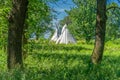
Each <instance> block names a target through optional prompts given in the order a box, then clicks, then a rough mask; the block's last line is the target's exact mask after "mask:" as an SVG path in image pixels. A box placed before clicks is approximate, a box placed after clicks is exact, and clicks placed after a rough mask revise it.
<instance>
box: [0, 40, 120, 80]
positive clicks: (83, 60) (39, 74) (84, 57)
mask: <svg viewBox="0 0 120 80" xmlns="http://www.w3.org/2000/svg"><path fill="white" fill-rule="evenodd" d="M29 42H30V43H33V44H32V46H34V47H33V48H32V49H33V50H32V51H29V53H28V55H27V58H26V59H25V60H24V70H23V71H21V70H19V69H15V70H13V71H11V72H8V71H7V70H6V68H5V64H6V57H5V54H4V52H2V51H1V52H0V55H3V56H0V61H2V62H3V63H1V65H0V71H1V73H0V79H1V80H119V79H120V66H119V63H120V60H119V59H120V54H119V53H120V52H119V48H120V46H119V45H118V44H120V40H117V42H119V43H117V44H114V43H113V42H116V41H113V42H111V41H109V42H107V43H106V46H105V54H104V57H103V61H102V63H101V64H99V65H98V66H97V65H94V66H93V65H92V64H90V62H89V60H90V55H91V52H92V48H93V44H85V43H83V42H82V43H80V42H79V43H78V44H74V45H73V44H69V45H64V44H60V45H56V44H54V43H49V41H45V40H40V42H37V41H35V42H34V41H32V42H31V41H29ZM29 49H30V48H29ZM3 65H4V66H3Z"/></svg>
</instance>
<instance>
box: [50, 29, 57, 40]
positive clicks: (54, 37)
mask: <svg viewBox="0 0 120 80" xmlns="http://www.w3.org/2000/svg"><path fill="white" fill-rule="evenodd" d="M58 37H59V36H58V29H56V30H55V33H54V34H53V36H52V38H51V41H57V39H58Z"/></svg>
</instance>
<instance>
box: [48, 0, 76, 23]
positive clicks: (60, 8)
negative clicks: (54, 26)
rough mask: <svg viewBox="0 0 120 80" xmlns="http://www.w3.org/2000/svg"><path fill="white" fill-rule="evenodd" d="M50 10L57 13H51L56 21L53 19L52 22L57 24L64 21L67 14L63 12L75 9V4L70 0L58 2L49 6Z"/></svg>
mask: <svg viewBox="0 0 120 80" xmlns="http://www.w3.org/2000/svg"><path fill="white" fill-rule="evenodd" d="M49 5H50V7H51V8H52V9H54V10H55V11H57V13H53V14H55V15H56V18H57V20H56V19H53V22H59V20H62V19H64V17H65V16H67V13H66V12H65V10H70V9H71V8H73V7H75V4H74V3H73V2H72V0H59V1H58V2H56V3H54V4H53V3H51V4H49Z"/></svg>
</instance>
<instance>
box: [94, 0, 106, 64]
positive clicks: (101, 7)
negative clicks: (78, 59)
mask: <svg viewBox="0 0 120 80" xmlns="http://www.w3.org/2000/svg"><path fill="white" fill-rule="evenodd" d="M106 20H107V16H106V0H97V14H96V38H95V45H94V50H93V53H92V63H94V64H98V63H100V62H101V60H102V56H103V51H104V42H105V30H106Z"/></svg>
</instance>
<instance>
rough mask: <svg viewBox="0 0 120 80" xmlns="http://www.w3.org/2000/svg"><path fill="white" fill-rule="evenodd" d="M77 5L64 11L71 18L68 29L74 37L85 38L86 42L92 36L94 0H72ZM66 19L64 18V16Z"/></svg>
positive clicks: (94, 11)
mask: <svg viewBox="0 0 120 80" xmlns="http://www.w3.org/2000/svg"><path fill="white" fill-rule="evenodd" d="M73 1H74V3H75V4H76V6H77V7H75V8H73V9H71V10H70V11H66V12H67V13H68V17H69V19H70V20H71V23H70V25H69V27H68V28H69V29H70V31H71V32H72V34H73V35H74V36H75V38H76V39H78V40H79V39H85V40H86V42H88V43H89V42H90V40H91V39H92V38H93V37H94V29H95V28H94V26H95V15H96V14H95V13H96V10H95V8H96V3H95V2H96V1H95V0H73ZM65 19H66V18H65Z"/></svg>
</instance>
